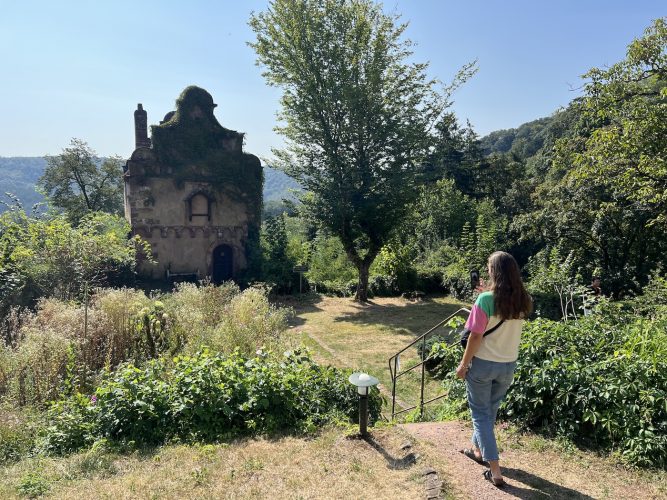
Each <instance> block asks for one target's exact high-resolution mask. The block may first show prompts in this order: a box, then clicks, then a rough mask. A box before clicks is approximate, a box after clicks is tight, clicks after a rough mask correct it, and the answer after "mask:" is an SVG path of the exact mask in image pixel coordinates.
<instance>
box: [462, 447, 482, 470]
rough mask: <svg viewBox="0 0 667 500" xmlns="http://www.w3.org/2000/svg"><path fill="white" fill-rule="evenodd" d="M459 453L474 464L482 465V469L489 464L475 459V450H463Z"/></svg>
mask: <svg viewBox="0 0 667 500" xmlns="http://www.w3.org/2000/svg"><path fill="white" fill-rule="evenodd" d="M459 451H460V452H461V453H463V454H464V455H465V456H466V457H468V458H469V459H470V460H474V461H475V462H477V463H478V464H479V465H483V466H484V467H488V466H489V462H487V461H486V460H483V459H481V458H477V455H475V450H473V449H470V448H464V449H463V450H459Z"/></svg>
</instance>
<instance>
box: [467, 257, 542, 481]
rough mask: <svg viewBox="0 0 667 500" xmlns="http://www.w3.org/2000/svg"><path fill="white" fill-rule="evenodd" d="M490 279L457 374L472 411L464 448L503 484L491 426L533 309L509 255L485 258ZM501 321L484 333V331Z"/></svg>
mask: <svg viewBox="0 0 667 500" xmlns="http://www.w3.org/2000/svg"><path fill="white" fill-rule="evenodd" d="M489 279H490V283H489V285H488V287H486V290H487V291H485V292H483V293H481V294H480V295H479V297H477V300H476V301H475V305H474V306H473V308H472V311H471V312H470V317H469V318H468V321H467V322H466V328H467V329H469V330H470V338H469V339H468V345H467V346H466V350H465V352H464V353H463V359H462V360H461V363H460V364H459V366H458V368H457V369H456V376H457V377H459V378H461V379H465V382H466V389H467V392H468V406H469V407H470V413H471V414H472V424H473V435H472V444H473V448H472V449H466V450H462V453H464V454H465V455H466V456H468V457H470V458H472V459H473V460H475V461H476V462H478V463H481V464H484V465H486V464H487V462H488V465H489V467H490V470H487V471H485V472H484V477H485V478H486V479H487V480H489V481H491V482H492V483H493V484H494V485H496V486H498V487H501V486H504V485H505V480H504V479H503V476H502V473H501V471H500V463H499V461H498V447H497V445H496V437H495V435H494V432H493V426H494V424H495V422H496V415H497V413H498V407H499V406H500V402H501V401H502V400H503V398H504V397H505V394H506V393H507V389H508V388H509V386H510V384H511V383H512V376H513V375H514V368H515V367H516V360H517V357H518V355H519V342H520V340H521V327H522V326H523V319H524V318H526V317H527V316H528V315H529V314H530V312H531V311H532V300H531V298H530V295H528V293H527V292H526V289H525V288H524V286H523V282H522V281H521V274H520V272H519V266H518V264H517V263H516V260H514V257H512V256H511V255H510V254H508V253H506V252H494V253H493V254H491V256H490V257H489ZM501 321H502V324H501V325H500V326H499V327H498V328H496V329H495V330H494V331H493V332H492V333H489V335H487V336H486V337H484V332H486V331H488V330H490V329H492V328H493V327H494V326H496V325H498V323H500V322H501Z"/></svg>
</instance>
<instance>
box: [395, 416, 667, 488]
mask: <svg viewBox="0 0 667 500" xmlns="http://www.w3.org/2000/svg"><path fill="white" fill-rule="evenodd" d="M401 427H402V428H403V429H405V430H406V431H407V432H408V433H409V434H410V435H412V436H413V437H414V438H415V440H416V441H418V442H419V443H421V445H422V446H427V447H431V448H432V450H431V452H432V453H433V452H435V453H437V454H438V455H440V456H442V457H443V458H444V461H443V463H445V464H446V466H445V467H446V469H445V470H442V471H438V474H439V475H440V477H441V478H442V479H444V480H445V481H447V482H448V483H450V485H451V486H453V487H454V489H455V490H456V491H458V494H457V495H456V496H457V497H460V498H474V499H505V498H526V499H547V498H548V499H561V498H562V499H566V498H567V499H571V498H574V499H589V498H610V499H644V498H647V499H648V498H650V499H658V498H662V499H664V498H667V490H665V489H664V488H660V487H658V485H657V484H655V483H648V482H647V481H646V476H645V475H643V474H641V473H637V472H633V471H630V470H627V469H623V468H620V467H615V466H614V465H613V464H612V463H610V461H609V460H603V459H600V458H597V457H596V456H594V455H593V454H589V453H583V452H572V454H571V455H567V456H564V455H563V454H562V453H558V452H556V451H553V450H548V449H542V450H539V451H538V450H534V449H527V448H528V447H529V446H530V444H529V443H528V439H526V440H523V441H522V438H521V437H517V436H514V437H508V436H506V435H503V434H502V433H501V438H500V442H501V446H502V448H503V451H502V452H501V466H502V467H503V472H504V474H505V480H506V481H507V483H508V484H507V486H506V487H505V488H504V489H499V488H496V487H495V486H493V485H492V484H491V483H489V482H488V481H486V480H484V479H483V477H482V473H483V472H484V470H485V468H484V467H483V466H481V465H478V464H476V463H475V462H473V461H472V460H470V459H469V458H467V457H465V456H464V455H463V454H461V453H460V452H459V451H458V450H460V449H462V448H465V447H469V446H470V442H469V436H470V432H471V430H470V426H469V425H468V424H466V423H462V422H442V423H418V424H404V425H402V426H401Z"/></svg>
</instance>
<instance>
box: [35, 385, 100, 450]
mask: <svg viewBox="0 0 667 500" xmlns="http://www.w3.org/2000/svg"><path fill="white" fill-rule="evenodd" d="M96 410H97V409H96V407H95V405H94V399H93V400H91V398H90V397H87V396H84V395H83V394H80V393H76V394H74V395H73V396H71V397H70V398H68V399H65V400H61V401H57V402H54V403H53V404H52V405H51V407H50V408H49V409H48V411H47V412H46V420H47V422H48V425H47V426H46V427H45V428H44V429H43V430H42V433H41V434H42V435H41V436H40V439H38V443H37V448H38V449H39V450H40V451H42V452H45V453H57V454H64V453H69V452H72V451H76V450H78V449H80V448H84V447H87V446H90V445H91V444H93V442H94V438H93V436H94V429H95V425H96V423H95V417H96V413H97V412H96Z"/></svg>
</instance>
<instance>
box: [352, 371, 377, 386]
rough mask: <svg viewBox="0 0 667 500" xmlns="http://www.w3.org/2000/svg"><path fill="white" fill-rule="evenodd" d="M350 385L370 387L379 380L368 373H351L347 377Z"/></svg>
mask: <svg viewBox="0 0 667 500" xmlns="http://www.w3.org/2000/svg"><path fill="white" fill-rule="evenodd" d="M348 380H349V381H350V383H351V384H352V385H356V386H357V387H371V386H374V385H377V384H378V382H379V380H378V379H376V378H375V377H373V376H372V375H369V374H368V373H353V374H352V375H350V378H349V379H348Z"/></svg>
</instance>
